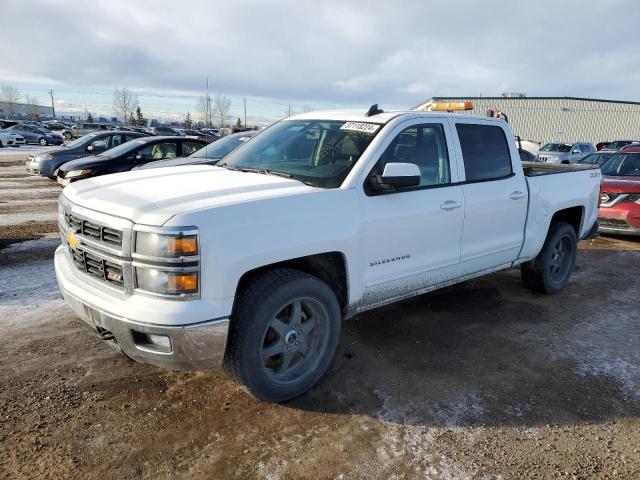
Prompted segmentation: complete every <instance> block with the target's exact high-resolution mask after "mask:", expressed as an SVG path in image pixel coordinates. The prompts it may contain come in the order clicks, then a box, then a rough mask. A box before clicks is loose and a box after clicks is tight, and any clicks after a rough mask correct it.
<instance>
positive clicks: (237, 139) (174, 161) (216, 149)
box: [133, 130, 258, 170]
mask: <svg viewBox="0 0 640 480" xmlns="http://www.w3.org/2000/svg"><path fill="white" fill-rule="evenodd" d="M256 133H258V132H257V131H256V130H253V131H249V132H241V133H232V134H231V135H227V136H226V137H224V138H221V139H220V140H216V141H215V142H212V143H209V144H208V145H206V146H204V147H202V148H201V149H200V150H198V151H197V152H195V153H193V154H191V155H189V156H188V157H179V158H171V159H166V160H158V161H155V162H149V163H145V164H143V165H139V166H137V167H134V168H133V170H142V169H147V168H160V167H177V166H180V165H200V164H207V165H215V164H216V163H218V162H219V161H220V159H221V158H224V157H225V156H226V155H227V154H229V153H231V152H232V151H233V150H235V149H236V148H238V147H239V146H240V145H242V144H244V143H246V142H247V141H249V140H250V139H251V138H252V137H253V136H254V135H255V134H256Z"/></svg>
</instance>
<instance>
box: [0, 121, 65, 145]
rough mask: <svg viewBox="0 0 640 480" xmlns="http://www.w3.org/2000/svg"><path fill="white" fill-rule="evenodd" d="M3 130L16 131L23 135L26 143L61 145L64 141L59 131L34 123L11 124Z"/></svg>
mask: <svg viewBox="0 0 640 480" xmlns="http://www.w3.org/2000/svg"><path fill="white" fill-rule="evenodd" d="M5 132H7V133H17V134H18V135H20V136H21V137H24V141H25V142H26V143H39V144H40V145H43V146H46V145H62V144H63V143H64V138H63V137H62V135H60V134H59V133H56V132H52V131H50V130H47V129H46V128H42V127H38V126H35V125H20V124H18V125H13V126H11V127H9V128H5Z"/></svg>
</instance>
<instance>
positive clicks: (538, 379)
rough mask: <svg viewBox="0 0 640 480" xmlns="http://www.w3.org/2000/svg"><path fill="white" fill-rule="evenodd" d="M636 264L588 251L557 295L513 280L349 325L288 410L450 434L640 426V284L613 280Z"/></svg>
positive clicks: (486, 281)
mask: <svg viewBox="0 0 640 480" xmlns="http://www.w3.org/2000/svg"><path fill="white" fill-rule="evenodd" d="M629 254H632V255H634V259H635V261H638V260H639V259H640V252H622V251H617V252H614V251H611V250H593V251H581V253H580V256H579V265H578V269H577V270H578V271H577V272H576V274H575V278H574V279H573V280H572V282H571V284H570V285H569V286H568V287H567V288H566V289H565V290H564V291H563V292H561V293H560V294H558V295H555V296H544V295H537V294H533V293H531V292H529V291H528V290H526V289H524V288H523V287H522V286H521V284H520V281H519V272H518V271H516V270H511V271H507V272H502V273H497V274H494V275H490V276H488V277H485V278H482V279H478V280H473V281H470V282H466V283H464V284H460V285H458V286H453V287H449V288H446V289H443V290H440V291H436V292H432V293H430V294H426V295H423V296H420V297H416V298H415V299H412V300H408V301H405V302H401V303H398V304H395V305H390V306H387V307H384V308H380V309H377V310H375V311H371V312H368V313H365V314H361V315H359V316H357V317H355V318H354V319H352V320H349V321H347V322H345V325H344V327H343V332H342V341H341V344H340V346H339V348H338V351H337V353H336V358H335V360H334V362H333V365H332V367H331V369H330V371H329V372H328V374H327V375H326V376H325V378H324V379H323V380H322V381H321V382H320V383H319V384H318V385H317V386H316V387H315V388H314V389H313V390H312V391H311V392H309V393H308V394H307V395H305V396H303V397H300V398H298V399H295V400H293V401H292V402H289V403H288V406H289V407H291V408H296V409H302V410H309V411H319V412H329V413H338V414H340V413H344V414H362V415H368V416H371V417H375V418H378V419H381V420H386V421H392V422H398V423H409V424H419V425H427V426H442V427H452V426H464V425H520V426H536V425H545V424H566V425H575V424H581V423H589V422H601V421H606V420H611V419H615V418H620V417H628V416H638V415H639V414H640V353H639V352H637V348H635V347H634V345H636V346H637V345H638V344H640V332H639V331H638V328H637V327H638V314H637V312H638V311H640V302H639V301H638V300H637V298H638V297H637V295H632V292H633V291H634V289H636V290H635V291H637V287H638V283H639V282H638V281H637V280H636V279H635V278H632V274H631V272H629V274H628V278H627V279H624V278H621V279H620V282H619V283H618V282H616V286H613V285H612V284H611V282H609V281H608V280H607V277H608V276H607V275H604V273H605V272H606V271H611V270H612V269H615V270H616V271H617V272H621V271H623V270H624V265H625V263H626V262H628V261H629V260H630V259H629ZM603 262H605V263H603ZM600 269H602V271H600ZM627 271H628V269H627ZM623 276H624V275H623ZM625 282H626V283H625ZM620 285H624V287H621V286H620ZM620 288H622V289H623V290H625V291H626V292H628V293H629V295H626V294H625V293H624V292H622V297H621V292H620ZM627 288H628V290H627ZM595 292H597V294H594V293H595ZM620 298H624V299H626V300H623V301H620Z"/></svg>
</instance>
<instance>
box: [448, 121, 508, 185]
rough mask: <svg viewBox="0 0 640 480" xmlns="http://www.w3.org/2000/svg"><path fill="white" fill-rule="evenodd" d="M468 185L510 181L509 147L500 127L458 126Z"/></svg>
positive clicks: (463, 124)
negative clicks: (479, 182) (502, 180)
mask: <svg viewBox="0 0 640 480" xmlns="http://www.w3.org/2000/svg"><path fill="white" fill-rule="evenodd" d="M456 130H457V131H458V138H459V139H460V146H461V147H462V159H463V161H464V169H465V172H466V177H467V182H477V181H482V180H497V179H500V178H504V177H508V176H509V175H511V174H512V173H513V170H512V169H511V155H510V154H509V144H508V143H507V138H506V137H505V135H504V131H503V130H502V128H500V127H496V126H493V125H472V124H465V123H457V124H456Z"/></svg>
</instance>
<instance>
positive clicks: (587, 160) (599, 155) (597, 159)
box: [578, 150, 616, 167]
mask: <svg viewBox="0 0 640 480" xmlns="http://www.w3.org/2000/svg"><path fill="white" fill-rule="evenodd" d="M614 153H616V152H615V151H606V150H602V151H599V152H593V153H590V154H589V155H587V156H586V157H584V158H583V159H581V160H579V161H578V163H581V164H586V165H598V166H599V167H600V166H602V165H603V164H604V163H605V162H606V161H607V160H609V157H610V156H611V155H613V154H614Z"/></svg>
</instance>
